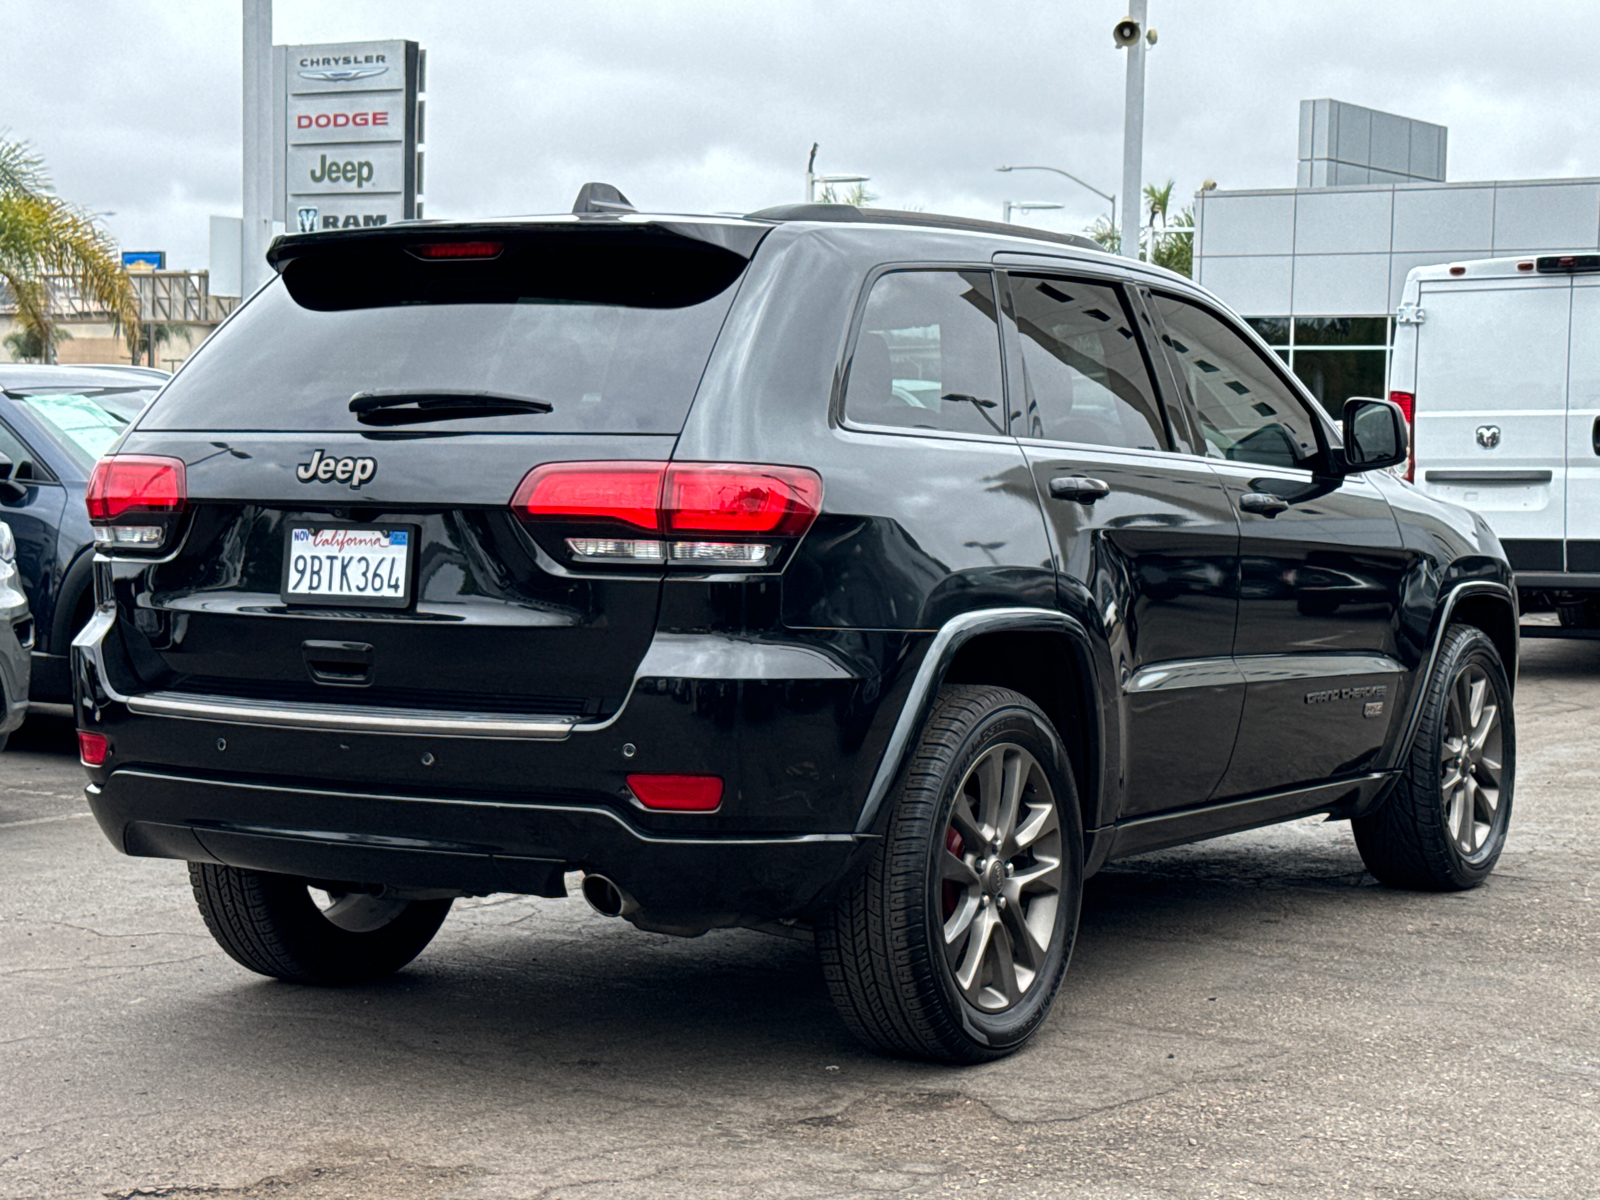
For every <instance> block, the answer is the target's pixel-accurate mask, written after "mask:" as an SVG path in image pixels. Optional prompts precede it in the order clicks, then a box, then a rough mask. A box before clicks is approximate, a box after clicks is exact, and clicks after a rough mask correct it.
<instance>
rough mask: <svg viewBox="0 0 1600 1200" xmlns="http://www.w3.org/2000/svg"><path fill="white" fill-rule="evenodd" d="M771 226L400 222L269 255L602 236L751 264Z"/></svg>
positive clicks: (635, 221) (279, 258) (313, 239)
mask: <svg viewBox="0 0 1600 1200" xmlns="http://www.w3.org/2000/svg"><path fill="white" fill-rule="evenodd" d="M772 229H773V225H772V224H771V223H770V222H765V221H763V222H756V221H746V220H741V219H739V218H737V217H734V218H726V219H713V220H704V219H700V218H695V217H651V216H640V215H638V214H634V213H620V212H596V213H583V214H580V215H574V216H566V215H562V216H552V217H532V218H529V219H527V220H521V221H396V222H395V223H394V224H393V225H374V226H368V227H366V228H362V229H329V230H324V231H319V232H316V233H290V234H282V235H280V236H279V237H277V238H274V239H273V242H272V245H271V247H269V248H268V250H267V262H268V263H269V264H270V265H271V266H272V269H273V270H275V271H277V272H279V273H280V274H281V273H282V272H283V269H284V267H285V266H287V265H288V264H289V263H291V262H293V261H294V260H295V259H297V258H305V257H307V256H313V255H320V254H323V253H326V252H328V251H335V252H336V251H338V250H341V249H342V250H347V251H348V250H364V249H375V248H377V247H380V246H384V245H393V244H395V243H401V244H404V245H407V246H410V245H420V244H425V243H445V242H496V241H519V242H520V241H527V240H530V239H533V238H537V237H539V236H540V235H541V234H542V235H546V236H548V235H552V234H553V235H566V236H571V235H573V234H580V235H582V234H584V233H587V232H589V231H593V232H595V233H597V234H599V233H604V234H606V235H608V238H609V239H611V240H614V239H616V238H618V237H622V238H627V237H630V236H634V235H636V236H638V238H639V239H640V241H641V242H645V243H654V244H656V245H660V244H662V242H670V241H674V240H677V241H686V242H697V243H700V244H702V245H706V246H713V247H716V248H717V249H719V250H726V251H728V252H729V253H731V254H736V255H738V256H739V257H740V258H742V259H745V260H746V261H749V259H750V258H751V256H753V255H754V254H755V252H756V247H757V246H758V245H760V244H761V239H762V238H764V237H766V235H767V234H769V233H771V232H772Z"/></svg>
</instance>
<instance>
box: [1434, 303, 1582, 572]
mask: <svg viewBox="0 0 1600 1200" xmlns="http://www.w3.org/2000/svg"><path fill="white" fill-rule="evenodd" d="M1418 299H1419V303H1420V306H1421V308H1422V310H1423V313H1424V321H1423V324H1422V325H1421V326H1420V328H1419V329H1418V331H1417V356H1416V402H1415V403H1416V416H1415V423H1414V430H1415V439H1416V476H1415V478H1416V483H1417V485H1418V486H1419V487H1421V488H1422V489H1423V490H1424V491H1426V492H1427V493H1429V494H1430V495H1433V496H1437V497H1439V498H1440V499H1442V500H1450V501H1453V502H1454V503H1457V504H1461V505H1464V506H1465V507H1467V508H1470V509H1473V510H1474V511H1476V512H1479V513H1482V514H1483V516H1484V518H1485V519H1486V520H1487V521H1488V522H1489V525H1490V527H1491V528H1493V529H1494V531H1495V533H1496V534H1498V535H1499V537H1500V539H1501V541H1502V542H1503V543H1504V544H1505V548H1506V554H1507V556H1508V557H1509V558H1510V560H1511V565H1512V566H1513V567H1515V568H1517V569H1518V570H1524V571H1559V570H1561V569H1562V565H1563V562H1562V560H1563V554H1562V541H1563V538H1564V537H1565V526H1566V514H1567V507H1566V506H1567V496H1566V483H1567V479H1566V458H1567V440H1568V435H1567V404H1566V391H1567V347H1568V324H1569V318H1570V316H1571V305H1572V286H1571V280H1570V278H1554V279H1551V278H1545V277H1528V278H1512V279H1506V278H1501V279H1492V280H1488V279H1486V280H1483V281H1482V282H1478V281H1473V280H1462V281H1460V282H1456V281H1454V280H1427V279H1424V280H1423V281H1421V286H1420V291H1419V297H1418Z"/></svg>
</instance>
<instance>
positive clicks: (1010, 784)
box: [994, 750, 1033, 845]
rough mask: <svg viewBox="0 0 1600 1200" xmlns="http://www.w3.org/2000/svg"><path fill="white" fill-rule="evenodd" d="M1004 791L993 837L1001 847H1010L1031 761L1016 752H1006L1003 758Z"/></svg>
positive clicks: (1019, 752) (1031, 764)
mask: <svg viewBox="0 0 1600 1200" xmlns="http://www.w3.org/2000/svg"><path fill="white" fill-rule="evenodd" d="M1004 762H1005V774H1004V790H1003V791H1002V793H1001V797H1000V812H999V813H998V814H997V816H996V818H995V826H994V829H995V835H996V836H997V837H998V838H999V839H1000V843H1001V845H1010V843H1011V838H1012V835H1013V834H1014V833H1015V832H1016V829H1017V815H1018V812H1019V810H1020V809H1021V807H1022V789H1023V788H1024V787H1026V786H1027V784H1028V776H1029V774H1031V770H1030V768H1031V767H1032V766H1033V761H1032V759H1031V758H1029V757H1028V756H1026V755H1024V754H1023V753H1022V752H1021V751H1018V750H1007V751H1006V752H1005V756H1004Z"/></svg>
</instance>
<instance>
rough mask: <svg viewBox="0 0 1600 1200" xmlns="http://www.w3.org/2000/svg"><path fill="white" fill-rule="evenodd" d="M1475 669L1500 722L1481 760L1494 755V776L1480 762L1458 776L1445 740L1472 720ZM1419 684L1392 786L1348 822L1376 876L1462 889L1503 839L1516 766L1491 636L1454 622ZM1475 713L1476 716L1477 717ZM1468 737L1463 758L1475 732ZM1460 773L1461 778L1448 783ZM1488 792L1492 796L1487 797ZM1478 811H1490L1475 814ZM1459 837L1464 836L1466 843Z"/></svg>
mask: <svg viewBox="0 0 1600 1200" xmlns="http://www.w3.org/2000/svg"><path fill="white" fill-rule="evenodd" d="M1479 678H1481V680H1482V681H1483V683H1484V686H1485V691H1484V700H1483V704H1484V706H1485V708H1486V707H1487V705H1488V704H1491V703H1492V704H1493V705H1494V706H1495V714H1496V717H1497V719H1498V722H1499V731H1500V732H1499V736H1498V742H1497V747H1498V755H1497V756H1486V757H1485V759H1484V761H1487V762H1492V763H1498V768H1499V769H1498V774H1497V776H1494V775H1493V773H1492V772H1491V771H1490V770H1489V768H1488V767H1486V766H1484V765H1483V762H1477V763H1474V764H1473V765H1472V769H1471V770H1470V771H1469V772H1467V773H1466V775H1462V774H1461V766H1462V763H1463V761H1464V760H1463V759H1462V758H1461V757H1460V756H1459V755H1457V753H1456V751H1455V750H1454V749H1452V747H1454V746H1457V745H1459V744H1460V743H1461V742H1462V741H1463V739H1462V738H1461V737H1460V736H1459V735H1460V732H1461V731H1460V726H1461V724H1462V722H1463V720H1467V723H1468V725H1469V726H1470V724H1471V721H1470V714H1469V716H1468V717H1467V718H1464V717H1463V716H1462V715H1461V710H1462V707H1463V704H1462V699H1463V695H1465V694H1466V693H1470V691H1471V688H1472V686H1473V683H1474V681H1475V680H1477V679H1479ZM1425 687H1426V688H1427V690H1426V692H1425V693H1424V695H1423V699H1422V719H1421V721H1420V723H1419V724H1418V727H1417V736H1416V741H1415V742H1414V743H1413V744H1412V747H1411V754H1410V756H1409V757H1408V759H1407V761H1406V765H1405V768H1404V770H1403V772H1402V774H1401V776H1400V779H1399V780H1398V781H1397V782H1396V784H1395V787H1394V790H1393V791H1392V792H1391V793H1390V795H1389V797H1388V798H1387V799H1386V800H1385V801H1384V803H1383V805H1382V806H1381V807H1380V808H1379V809H1377V811H1375V812H1373V813H1370V814H1368V815H1367V816H1364V817H1357V818H1356V819H1355V820H1353V821H1352V822H1351V823H1350V824H1351V827H1352V829H1353V830H1354V832H1355V837H1356V848H1357V849H1359V850H1360V851H1361V861H1362V862H1364V863H1365V864H1366V866H1367V870H1369V871H1370V872H1372V874H1373V876H1374V877H1375V878H1376V879H1377V880H1378V882H1380V883H1383V884H1386V885H1387V886H1389V887H1394V888H1412V889H1416V890H1421V891H1434V892H1455V891H1464V890H1466V889H1467V888H1474V887H1477V886H1478V885H1479V884H1481V883H1482V882H1483V881H1484V880H1486V879H1487V878H1489V874H1490V872H1492V871H1493V870H1494V865H1495V863H1496V862H1497V861H1498V860H1499V858H1500V852H1501V851H1502V850H1503V849H1504V848H1505V843H1506V830H1507V828H1508V827H1509V825H1510V821H1511V803H1512V798H1513V792H1514V789H1515V784H1516V768H1517V740H1516V719H1515V713H1514V711H1513V709H1512V703H1511V685H1510V683H1509V682H1508V681H1507V679H1506V672H1505V667H1504V665H1503V664H1502V663H1501V661H1500V652H1499V651H1498V650H1496V649H1495V645H1494V643H1493V642H1492V641H1490V640H1489V638H1488V636H1487V635H1486V634H1484V633H1483V631H1482V630H1479V629H1475V628H1473V627H1472V626H1470V625H1454V626H1451V627H1450V628H1449V629H1448V630H1446V631H1445V638H1444V645H1443V646H1442V647H1441V648H1440V653H1439V663H1438V667H1437V669H1436V670H1435V671H1434V674H1433V677H1432V678H1431V679H1429V680H1428V681H1427V683H1426V685H1425ZM1463 687H1465V688H1466V693H1463V692H1462V689H1463ZM1452 693H1456V695H1455V699H1454V701H1452ZM1468 707H1470V702H1469V704H1468ZM1482 720H1483V718H1482V717H1481V716H1480V718H1479V723H1480V724H1481V723H1482ZM1465 741H1466V743H1467V746H1466V747H1465V752H1466V753H1467V755H1468V756H1469V757H1470V755H1471V747H1470V743H1471V741H1472V739H1471V738H1470V737H1469V738H1467V739H1465ZM1467 775H1470V780H1469V779H1468V778H1467V777H1466V776H1467ZM1458 777H1459V778H1460V779H1461V783H1460V784H1459V785H1457V784H1451V781H1452V780H1453V779H1456V778H1458ZM1491 778H1494V779H1495V780H1496V785H1495V786H1494V787H1493V788H1490V787H1489V786H1487V784H1488V782H1489V781H1490V779H1491ZM1447 784H1450V785H1451V786H1449V788H1448V789H1447V786H1446V785H1447ZM1463 792H1465V796H1464V798H1463V795H1462V793H1463ZM1491 793H1492V796H1493V801H1492V803H1491V802H1490V801H1489V800H1488V799H1487V798H1486V797H1488V796H1490V795H1491ZM1479 816H1483V817H1486V818H1487V819H1486V820H1482V821H1479V820H1478V817H1479ZM1469 820H1470V822H1471V824H1470V827H1469V825H1468V824H1467V822H1468V821H1469ZM1480 827H1481V832H1480ZM1464 843H1471V846H1470V848H1469V847H1468V845H1466V844H1464Z"/></svg>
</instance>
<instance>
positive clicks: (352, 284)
mask: <svg viewBox="0 0 1600 1200" xmlns="http://www.w3.org/2000/svg"><path fill="white" fill-rule="evenodd" d="M448 236H449V234H448V233H447V232H444V231H431V230H425V229H423V230H418V232H417V233H416V234H415V235H413V236H412V238H410V239H409V240H401V239H399V238H389V239H386V240H382V241H378V240H373V241H369V242H365V243H361V244H357V245H353V246H330V247H327V248H326V249H324V248H320V247H319V248H317V249H316V250H315V251H313V252H310V253H308V254H307V255H306V257H303V258H298V259H295V260H293V261H290V262H289V263H287V264H286V266H285V268H284V270H283V274H282V276H281V278H279V279H276V280H274V281H273V282H272V283H271V284H270V285H269V286H268V287H267V288H266V289H265V290H264V291H263V292H261V293H260V294H258V295H257V296H256V297H255V298H254V299H252V300H251V301H250V302H249V303H248V304H247V305H245V307H244V308H243V309H242V310H241V311H240V312H239V313H238V314H237V315H236V316H235V317H234V318H233V320H231V321H230V322H229V323H228V326H227V327H226V329H224V330H223V331H222V332H221V333H220V334H219V335H218V336H217V337H216V338H215V339H213V341H212V342H209V343H207V344H206V345H205V346H204V347H203V348H202V349H201V351H200V352H199V353H197V354H196V355H195V356H194V357H193V358H192V359H191V360H190V362H189V363H188V365H187V366H186V367H185V368H184V369H183V371H181V372H180V373H179V374H178V375H177V376H176V377H174V379H173V380H172V382H171V383H170V384H169V385H168V386H167V389H166V391H165V392H163V393H162V396H161V398H160V400H158V401H157V402H156V404H154V405H153V406H152V407H151V409H150V411H149V412H148V413H147V414H146V415H145V418H144V420H143V421H141V422H140V428H142V429H157V430H161V429H172V430H201V431H211V430H217V431H245V430H265V431H272V430H283V431H321V432H335V431H358V430H362V429H364V428H366V427H367V425H364V424H363V423H362V422H360V421H358V420H357V418H356V414H355V413H353V412H352V411H351V407H350V402H351V399H352V397H354V396H356V395H357V394H367V395H372V394H379V395H383V396H386V397H390V398H396V397H398V398H403V397H404V396H406V395H410V394H415V395H417V396H427V395H433V394H438V393H449V394H460V393H477V392H481V393H488V394H490V395H492V396H496V397H513V398H518V399H523V400H531V401H537V402H539V404H540V406H548V409H549V411H538V412H533V411H529V412H517V413H510V414H504V415H488V416H484V415H468V416H462V415H460V414H459V410H458V411H457V412H456V413H454V414H448V413H446V412H443V411H441V413H440V415H438V416H434V417H430V418H428V419H427V420H426V421H423V422H418V423H416V424H414V425H413V426H412V427H413V428H416V429H417V430H418V431H419V432H421V431H434V430H437V431H439V432H468V431H473V432H498V431H513V432H527V433H591V432H596V433H598V432H607V433H677V432H678V431H679V430H680V429H682V427H683V422H684V417H685V416H686V415H687V413H688V410H689V402H690V401H691V400H692V399H693V398H694V392H695V388H696V387H697V386H698V385H699V381H700V376H701V374H702V372H703V371H704V369H705V365H706V361H707V359H708V358H709V357H710V355H711V349H712V346H713V344H714V343H715V341H716V338H717V333H718V331H719V330H720V329H721V327H722V322H723V318H724V317H725V316H726V315H727V312H728V307H729V305H730V304H731V303H732V301H733V295H734V292H735V290H736V284H737V281H738V279H739V277H740V275H741V274H742V272H743V270H744V267H745V265H746V260H745V259H744V258H743V257H741V256H740V255H737V254H734V253H732V252H730V251H727V250H724V249H722V248H720V247H716V246H711V245H705V244H701V243H696V242H693V241H690V240H688V239H683V238H669V237H662V236H654V237H650V236H629V235H623V234H616V235H613V234H608V233H604V232H599V231H596V232H589V231H584V230H577V231H572V232H562V233H556V234H546V235H543V236H528V235H526V234H519V233H516V232H511V233H507V234H506V235H504V241H503V242H500V243H496V244H497V245H500V246H501V250H500V252H499V253H498V254H497V255H496V256H495V257H494V258H493V259H489V260H467V261H461V260H448V259H447V260H443V261H424V260H422V259H420V258H418V257H417V246H418V244H419V243H421V242H424V241H427V240H428V239H429V238H430V237H431V238H433V239H443V238H446V237H448Z"/></svg>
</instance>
